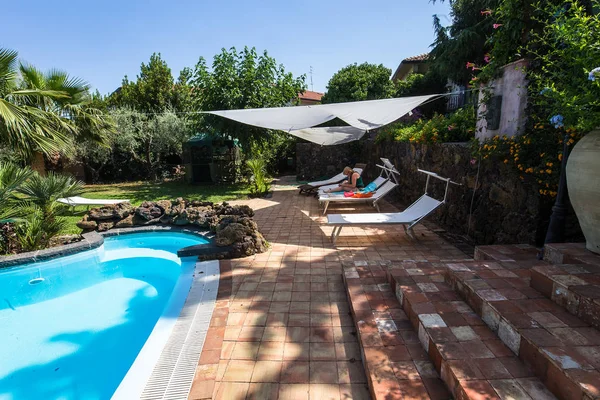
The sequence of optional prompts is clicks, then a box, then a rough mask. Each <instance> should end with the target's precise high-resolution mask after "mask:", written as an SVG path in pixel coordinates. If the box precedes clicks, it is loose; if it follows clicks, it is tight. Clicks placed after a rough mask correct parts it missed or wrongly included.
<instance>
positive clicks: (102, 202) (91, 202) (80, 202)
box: [56, 196, 129, 209]
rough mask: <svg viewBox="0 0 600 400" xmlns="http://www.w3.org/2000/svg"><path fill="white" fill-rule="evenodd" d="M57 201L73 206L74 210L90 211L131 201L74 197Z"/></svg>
mask: <svg viewBox="0 0 600 400" xmlns="http://www.w3.org/2000/svg"><path fill="white" fill-rule="evenodd" d="M56 201H58V202H59V203H63V204H66V205H68V206H71V207H73V208H75V207H76V206H87V208H88V209H89V208H90V206H108V205H112V204H119V203H125V202H128V201H129V200H111V199H86V198H85V197H79V196H73V197H65V198H61V199H57V200H56Z"/></svg>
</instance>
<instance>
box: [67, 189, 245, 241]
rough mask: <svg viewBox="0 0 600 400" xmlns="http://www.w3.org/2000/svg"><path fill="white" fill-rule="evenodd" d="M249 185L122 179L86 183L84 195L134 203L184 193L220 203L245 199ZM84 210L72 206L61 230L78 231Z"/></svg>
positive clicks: (196, 198)
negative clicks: (64, 227)
mask: <svg viewBox="0 0 600 400" xmlns="http://www.w3.org/2000/svg"><path fill="white" fill-rule="evenodd" d="M248 194H249V192H248V186H247V185H245V184H222V185H191V184H188V183H183V182H163V183H153V182H125V183H115V184H105V185H87V186H86V187H85V191H84V194H83V196H84V197H86V198H89V199H128V200H129V201H130V202H131V204H133V205H134V206H138V205H140V204H141V203H142V202H144V201H158V200H167V199H175V198H177V197H184V198H187V199H191V200H202V201H211V202H213V203H221V202H223V201H231V200H238V199H245V198H247V197H248ZM86 211H87V207H85V206H79V207H75V211H74V212H73V211H71V209H70V211H68V212H67V213H66V215H65V218H66V219H67V221H68V225H67V227H66V229H65V230H64V231H63V233H64V234H72V233H80V232H81V229H79V228H77V226H76V225H75V224H76V223H77V221H79V220H81V217H82V216H83V214H85V212H86Z"/></svg>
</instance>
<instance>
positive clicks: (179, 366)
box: [112, 260, 220, 400]
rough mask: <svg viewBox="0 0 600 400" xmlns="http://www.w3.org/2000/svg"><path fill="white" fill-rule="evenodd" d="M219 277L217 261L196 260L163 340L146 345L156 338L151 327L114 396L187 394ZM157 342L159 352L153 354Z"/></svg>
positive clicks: (155, 399)
mask: <svg viewBox="0 0 600 400" xmlns="http://www.w3.org/2000/svg"><path fill="white" fill-rule="evenodd" d="M219 278H220V272H219V262H218V261H216V260H213V261H198V262H196V266H195V268H194V275H193V278H192V285H191V287H190V290H189V293H187V295H186V300H185V303H184V305H183V307H182V308H181V311H180V313H179V316H178V317H177V320H175V321H173V322H172V324H171V325H170V326H171V329H168V332H167V333H166V334H163V336H164V337H163V341H162V342H160V338H159V339H158V341H159V342H160V343H157V345H156V346H146V345H147V344H148V343H149V342H150V341H151V340H153V341H154V340H156V336H155V332H154V330H153V332H152V333H151V334H150V336H149V337H148V340H147V342H146V344H145V345H144V347H143V348H142V350H141V351H140V353H139V354H138V356H137V357H136V359H135V361H134V362H133V364H132V365H131V368H130V370H129V371H128V372H127V374H126V375H125V377H124V378H123V380H122V381H121V384H120V385H119V387H118V388H117V390H116V392H115V393H114V394H113V397H112V399H113V400H121V399H123V400H130V399H133V398H139V399H141V400H159V399H184V398H187V397H188V393H189V392H190V389H191V387H192V383H193V380H194V375H195V373H196V366H197V365H198V361H199V360H200V353H201V352H202V347H203V345H204V341H205V340H206V335H207V332H208V328H209V325H210V320H211V318H212V314H213V310H214V307H215V302H216V299H217V292H218V289H219ZM162 318H163V317H162V316H161V318H160V319H162ZM160 319H159V321H160ZM157 324H158V322H157ZM167 334H168V337H167ZM165 339H166V340H165ZM160 344H162V349H161V350H160V356H158V357H156V355H157V354H156V353H157V350H159V349H157V347H158V348H160V347H161V346H160ZM147 360H150V361H154V363H153V367H148V365H147V362H146V361H147ZM150 365H152V364H150Z"/></svg>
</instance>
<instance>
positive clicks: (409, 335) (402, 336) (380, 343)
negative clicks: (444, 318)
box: [344, 262, 450, 400]
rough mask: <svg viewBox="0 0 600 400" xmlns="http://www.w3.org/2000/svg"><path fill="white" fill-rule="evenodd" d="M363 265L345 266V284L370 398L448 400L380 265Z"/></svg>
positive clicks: (437, 375)
mask: <svg viewBox="0 0 600 400" xmlns="http://www.w3.org/2000/svg"><path fill="white" fill-rule="evenodd" d="M356 264H359V265H356ZM365 264H367V263H361V262H357V263H350V262H349V263H344V283H345V285H346V290H347V294H348V300H349V303H350V310H351V312H352V317H353V318H354V322H355V324H356V330H357V334H358V342H359V345H360V349H361V352H362V360H363V365H364V369H365V372H366V375H367V380H368V384H369V390H370V392H371V396H372V398H373V399H381V400H384V399H385V400H391V399H407V398H410V399H434V400H442V399H444V400H446V399H448V398H449V397H450V395H449V393H448V391H447V389H446V386H445V385H444V383H443V382H442V380H441V379H440V377H439V374H438V372H437V371H436V370H435V368H434V366H433V364H432V363H431V361H430V360H429V357H428V356H427V353H425V352H424V351H423V349H422V348H421V345H420V344H419V339H418V336H417V334H416V332H415V331H414V330H413V329H412V326H411V324H410V321H409V320H408V317H407V316H406V314H405V313H404V311H403V310H402V308H401V307H400V303H398V301H397V300H396V298H395V296H394V293H393V292H392V290H391V288H390V285H389V283H388V281H387V276H386V269H385V265H384V263H381V264H379V263H369V265H365ZM374 264H377V265H374Z"/></svg>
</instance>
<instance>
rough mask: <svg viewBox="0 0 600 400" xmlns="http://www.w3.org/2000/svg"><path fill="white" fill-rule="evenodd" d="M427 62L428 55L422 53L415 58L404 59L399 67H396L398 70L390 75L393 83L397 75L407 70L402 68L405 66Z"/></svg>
mask: <svg viewBox="0 0 600 400" xmlns="http://www.w3.org/2000/svg"><path fill="white" fill-rule="evenodd" d="M427 60H429V53H423V54H419V55H416V56H412V57H408V58H405V59H404V60H402V61H401V62H400V65H398V68H396V71H395V72H394V74H393V75H392V80H393V81H394V82H395V81H396V80H397V79H398V75H399V74H400V73H401V71H402V70H404V71H406V70H407V68H402V67H403V66H406V65H407V64H419V63H423V62H425V61H427Z"/></svg>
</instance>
